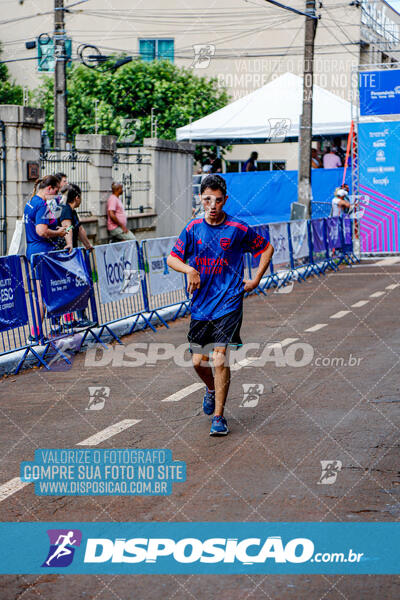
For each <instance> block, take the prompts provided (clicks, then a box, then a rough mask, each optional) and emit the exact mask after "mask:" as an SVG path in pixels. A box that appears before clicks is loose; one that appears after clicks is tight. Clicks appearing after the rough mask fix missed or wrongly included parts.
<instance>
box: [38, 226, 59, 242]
mask: <svg viewBox="0 0 400 600" xmlns="http://www.w3.org/2000/svg"><path fill="white" fill-rule="evenodd" d="M36 233H37V234H38V235H40V237H42V238H46V239H51V238H56V237H64V236H65V227H57V229H50V228H49V226H48V225H45V224H44V223H39V225H36Z"/></svg>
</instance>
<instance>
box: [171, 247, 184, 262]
mask: <svg viewBox="0 0 400 600" xmlns="http://www.w3.org/2000/svg"><path fill="white" fill-rule="evenodd" d="M171 256H175V258H179V260H180V261H181V262H185V261H184V260H182V259H181V257H180V256H178V255H177V254H176V253H175V252H174V251H173V250H171Z"/></svg>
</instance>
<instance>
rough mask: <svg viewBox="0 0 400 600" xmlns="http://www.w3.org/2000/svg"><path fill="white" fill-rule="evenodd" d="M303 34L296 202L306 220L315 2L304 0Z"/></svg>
mask: <svg viewBox="0 0 400 600" xmlns="http://www.w3.org/2000/svg"><path fill="white" fill-rule="evenodd" d="M306 14H307V15H309V16H307V17H306V23H305V34H304V76H303V113H302V115H301V117H300V131H299V150H300V156H299V171H298V187H297V189H298V201H299V202H300V204H304V205H305V206H306V218H310V217H311V142H312V101H313V79H314V40H315V33H316V30H317V23H318V21H317V19H316V15H315V0H306Z"/></svg>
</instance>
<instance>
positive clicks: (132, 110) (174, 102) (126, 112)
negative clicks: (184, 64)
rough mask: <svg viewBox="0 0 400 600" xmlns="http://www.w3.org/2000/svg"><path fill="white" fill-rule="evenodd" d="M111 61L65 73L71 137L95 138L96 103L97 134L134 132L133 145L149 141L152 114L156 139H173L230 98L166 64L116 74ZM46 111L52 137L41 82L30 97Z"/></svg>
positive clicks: (49, 100) (49, 103)
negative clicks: (90, 134)
mask: <svg viewBox="0 0 400 600" xmlns="http://www.w3.org/2000/svg"><path fill="white" fill-rule="evenodd" d="M113 63H114V61H112V62H108V63H107V64H106V65H103V66H102V67H101V68H97V69H89V68H87V67H85V66H84V65H79V66H76V65H73V66H72V67H70V68H68V125H69V137H70V139H73V137H74V136H75V135H76V134H77V133H94V131H95V107H96V104H97V126H98V129H97V131H98V133H103V134H112V135H116V136H118V137H119V139H120V140H121V141H122V139H123V138H126V137H129V136H130V135H132V133H133V132H135V134H136V137H135V143H137V144H141V143H142V141H143V138H145V137H150V133H151V109H152V108H153V110H154V116H155V117H156V118H157V136H158V137H162V138H165V139H175V137H176V129H177V128H178V127H182V126H183V125H186V124H187V123H189V122H190V121H191V120H192V121H195V120H196V119H199V118H201V117H204V116H205V115H207V114H209V113H211V112H213V111H214V110H217V109H218V108H222V107H223V106H225V105H226V104H227V103H228V101H229V97H228V95H227V93H226V90H225V89H221V88H219V87H218V86H217V80H216V79H206V78H204V77H201V78H200V77H197V76H195V75H193V72H192V71H191V70H189V69H183V68H180V67H177V66H176V65H174V64H172V63H171V62H169V61H158V60H157V61H153V62H143V61H141V60H135V61H132V62H131V63H128V64H126V65H124V66H123V67H121V68H119V69H118V70H116V71H113V70H112V68H111V67H112V64H113ZM34 97H35V101H36V104H38V105H39V106H41V107H42V108H44V109H45V111H46V128H47V131H48V133H49V136H50V138H51V139H52V138H53V133H54V108H53V81H52V79H51V78H49V77H45V78H44V79H43V85H42V86H41V88H40V89H39V90H37V91H36V93H35V94H34Z"/></svg>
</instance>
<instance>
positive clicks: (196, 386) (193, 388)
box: [161, 383, 204, 402]
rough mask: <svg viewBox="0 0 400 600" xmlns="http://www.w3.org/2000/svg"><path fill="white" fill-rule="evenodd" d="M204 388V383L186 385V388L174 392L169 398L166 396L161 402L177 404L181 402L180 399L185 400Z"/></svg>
mask: <svg viewBox="0 0 400 600" xmlns="http://www.w3.org/2000/svg"><path fill="white" fill-rule="evenodd" d="M202 387H204V383H192V385H188V386H187V387H185V388H183V389H182V390H179V391H178V392H175V394H171V396H167V398H163V400H161V402H178V401H179V400H182V398H186V396H189V395H190V394H193V392H197V390H199V389H200V388H202Z"/></svg>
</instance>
